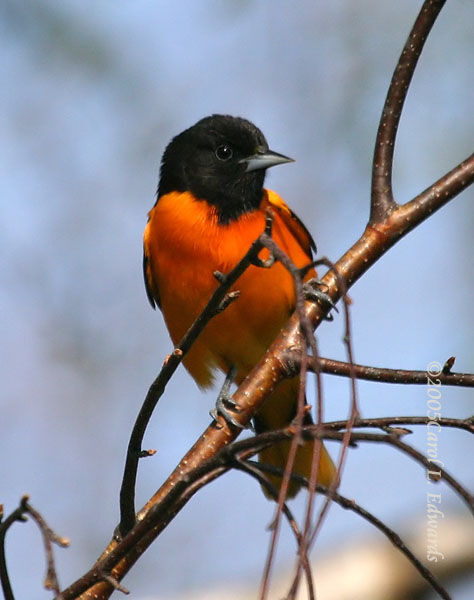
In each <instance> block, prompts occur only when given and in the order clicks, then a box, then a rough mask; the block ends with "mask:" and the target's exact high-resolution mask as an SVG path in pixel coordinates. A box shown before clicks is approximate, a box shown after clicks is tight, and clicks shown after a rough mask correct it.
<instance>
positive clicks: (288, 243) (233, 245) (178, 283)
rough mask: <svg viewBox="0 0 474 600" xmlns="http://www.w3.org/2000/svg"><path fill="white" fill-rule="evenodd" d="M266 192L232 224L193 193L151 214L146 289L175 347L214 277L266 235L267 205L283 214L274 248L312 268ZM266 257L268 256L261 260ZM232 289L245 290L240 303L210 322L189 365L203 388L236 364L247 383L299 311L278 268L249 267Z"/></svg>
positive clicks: (173, 197)
mask: <svg viewBox="0 0 474 600" xmlns="http://www.w3.org/2000/svg"><path fill="white" fill-rule="evenodd" d="M264 194H265V196H264V200H263V202H262V206H261V208H260V209H259V210H257V211H254V212H252V213H248V214H245V215H243V216H242V217H240V218H239V219H238V220H237V221H234V222H232V223H230V224H228V225H222V224H219V223H218V220H217V215H216V213H215V210H214V209H213V208H212V207H210V206H209V205H208V204H207V203H206V202H204V201H196V200H195V199H194V198H193V197H192V196H191V194H189V193H187V192H182V193H178V192H172V193H170V194H166V195H164V196H162V197H161V198H160V199H159V201H158V202H157V204H156V205H155V207H154V208H153V209H152V210H151V211H150V214H149V217H150V218H149V221H148V224H147V226H146V229H145V235H144V247H145V254H146V255H147V258H148V264H149V269H150V271H149V277H148V279H149V281H148V283H149V286H150V287H151V289H152V293H153V294H154V295H155V297H157V298H158V297H159V299H160V304H161V309H162V311H163V315H164V318H165V321H166V325H167V327H168V330H169V332H170V335H171V338H172V340H173V342H174V343H175V344H177V343H178V342H179V340H180V339H181V337H182V336H183V335H184V334H185V332H186V331H187V329H188V328H189V326H190V325H191V323H192V322H193V320H194V319H195V318H196V317H197V316H198V315H199V313H200V312H201V311H202V309H203V307H204V306H205V304H206V303H207V301H208V300H209V298H210V296H211V294H212V293H213V291H214V290H215V289H216V287H217V285H218V283H217V281H216V279H215V278H214V276H213V272H214V271H216V270H218V271H221V272H223V273H227V272H229V271H230V270H231V269H232V268H233V267H234V266H235V264H236V263H237V262H238V261H239V260H240V259H241V258H242V257H243V255H244V254H245V253H246V252H247V250H248V249H249V247H250V245H251V244H252V242H253V241H254V240H255V239H256V238H257V237H258V236H259V235H260V234H261V233H262V231H263V230H264V227H265V210H266V208H267V207H268V206H272V205H273V206H274V207H275V208H279V210H277V211H275V219H274V226H273V238H274V239H275V241H276V243H277V244H278V245H279V246H280V247H281V248H282V249H283V250H284V251H285V252H286V253H287V254H288V255H289V256H290V258H291V259H292V260H293V262H294V263H295V264H296V265H297V266H299V267H302V266H304V265H306V264H308V262H309V260H310V257H309V255H308V252H307V251H306V250H305V249H303V248H302V246H301V244H300V242H299V241H298V240H297V239H296V238H295V237H294V235H293V233H292V232H291V230H290V228H289V227H288V226H287V225H286V223H285V214H286V213H284V211H282V210H281V209H282V207H283V208H284V209H286V205H285V204H284V202H283V200H282V199H281V198H280V197H279V196H277V195H276V194H275V193H274V192H271V191H268V192H267V191H265V192H264ZM288 214H290V213H288ZM293 228H294V223H293ZM265 255H266V251H262V254H261V257H262V258H265ZM309 276H311V275H309ZM233 289H237V290H239V291H240V297H239V299H238V300H237V301H236V302H234V303H232V304H231V305H230V306H229V307H228V308H227V309H226V310H225V311H223V312H222V313H221V314H219V315H217V316H216V317H214V318H213V319H212V320H211V321H210V322H209V323H208V325H207V326H206V328H205V329H204V331H203V332H202V333H201V335H200V337H199V338H198V340H197V342H196V343H195V344H194V346H193V347H192V349H191V350H190V352H189V353H188V355H187V356H186V358H185V360H184V364H185V366H186V368H187V369H188V370H189V372H190V373H191V375H192V376H193V377H194V379H195V380H196V381H197V383H198V384H199V385H201V386H207V385H210V384H211V383H212V378H213V376H212V374H213V371H214V370H215V369H216V368H220V369H222V370H224V371H227V370H228V369H229V368H230V367H231V366H234V367H235V368H236V369H237V377H236V379H237V381H240V380H242V379H243V378H244V377H245V376H246V375H247V373H248V372H249V370H250V369H251V368H252V367H253V366H254V365H255V363H256V362H257V361H258V360H259V358H260V357H261V356H262V354H263V352H264V351H265V349H266V348H267V347H268V346H269V344H270V343H271V342H272V341H273V339H274V338H275V337H276V335H277V334H278V332H279V331H280V329H281V328H282V326H283V325H284V324H285V322H286V320H287V319H288V317H289V315H290V314H291V312H292V310H293V307H294V289H293V281H292V279H291V276H290V275H289V273H288V272H287V271H286V269H285V268H284V267H283V266H282V265H281V264H280V263H275V264H274V265H273V266H272V267H271V268H270V269H263V268H260V267H255V266H251V267H249V269H248V270H247V271H246V272H245V273H244V274H243V275H242V276H241V277H240V279H239V280H238V281H237V282H236V284H235V286H234V288H233Z"/></svg>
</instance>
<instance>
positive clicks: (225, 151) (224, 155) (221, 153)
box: [216, 144, 234, 160]
mask: <svg viewBox="0 0 474 600" xmlns="http://www.w3.org/2000/svg"><path fill="white" fill-rule="evenodd" d="M233 154H234V152H233V150H232V147H231V146H229V144H222V146H218V147H217V148H216V157H217V158H218V159H219V160H230V159H231V158H232V155H233Z"/></svg>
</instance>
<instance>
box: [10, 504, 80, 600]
mask: <svg viewBox="0 0 474 600" xmlns="http://www.w3.org/2000/svg"><path fill="white" fill-rule="evenodd" d="M26 515H30V517H31V518H32V520H33V521H34V522H35V523H36V524H37V526H38V529H39V530H40V533H41V536H42V538H43V544H44V548H45V554H46V576H45V580H44V587H45V588H46V589H47V590H52V591H53V592H54V593H55V594H59V593H60V591H59V583H58V577H57V573H56V567H55V564H54V554H53V547H52V544H53V543H54V544H57V545H58V546H61V547H62V548H67V547H68V546H69V540H68V539H67V538H64V537H61V536H59V535H57V534H56V533H55V532H54V531H53V530H52V529H51V527H49V525H48V524H47V523H46V521H45V519H44V518H43V517H42V515H41V514H40V513H39V512H38V511H37V510H36V509H34V508H33V507H32V506H31V504H30V503H29V497H28V496H27V495H25V496H23V497H22V499H21V501H20V505H19V506H18V508H16V509H15V510H14V511H13V512H12V513H11V514H10V515H9V516H8V517H7V518H6V519H5V520H4V521H2V522H1V523H0V581H1V584H2V590H3V593H4V596H5V600H14V594H13V590H12V587H11V584H10V579H9V576H8V571H7V566H6V561H5V535H6V533H7V531H8V529H9V528H10V527H11V526H12V525H13V523H15V522H16V521H22V522H25V521H27V520H28V519H27V518H26ZM0 516H1V515H0Z"/></svg>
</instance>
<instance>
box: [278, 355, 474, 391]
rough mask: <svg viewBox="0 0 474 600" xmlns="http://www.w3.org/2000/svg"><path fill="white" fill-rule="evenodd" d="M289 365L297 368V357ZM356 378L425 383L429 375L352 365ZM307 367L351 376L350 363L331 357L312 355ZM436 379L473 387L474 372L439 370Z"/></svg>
mask: <svg viewBox="0 0 474 600" xmlns="http://www.w3.org/2000/svg"><path fill="white" fill-rule="evenodd" d="M290 362H291V367H292V368H293V369H295V370H296V369H297V368H298V364H299V357H298V356H296V355H294V356H293V355H292V356H291V357H290ZM352 367H353V370H354V371H353V372H354V376H355V377H356V379H363V380H366V381H377V382H380V383H402V384H416V385H421V384H424V385H426V384H427V378H428V377H430V375H429V374H428V373H427V372H426V371H408V370H405V369H386V368H383V367H369V366H366V365H358V364H355V365H352ZM308 368H309V369H310V370H311V371H316V370H317V369H320V370H321V371H322V372H323V373H328V374H331V375H341V376H342V377H351V364H350V363H346V362H343V361H340V360H334V359H332V358H322V357H320V358H319V359H318V360H317V361H316V360H314V359H313V358H312V357H309V359H308ZM431 379H436V380H437V381H439V382H440V383H441V384H442V385H452V386H459V387H474V374H472V373H451V372H449V373H443V372H441V373H440V374H439V375H437V376H436V377H431Z"/></svg>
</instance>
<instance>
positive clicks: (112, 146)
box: [0, 0, 474, 600]
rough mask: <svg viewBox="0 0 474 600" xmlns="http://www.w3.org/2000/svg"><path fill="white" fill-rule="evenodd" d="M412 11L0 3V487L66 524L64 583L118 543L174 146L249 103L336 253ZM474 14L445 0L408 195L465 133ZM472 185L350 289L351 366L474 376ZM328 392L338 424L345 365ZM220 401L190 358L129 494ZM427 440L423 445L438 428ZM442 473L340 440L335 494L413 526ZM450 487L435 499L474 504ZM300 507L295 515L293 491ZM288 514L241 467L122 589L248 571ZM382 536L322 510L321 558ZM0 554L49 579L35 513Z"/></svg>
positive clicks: (162, 472) (406, 146) (361, 206)
mask: <svg viewBox="0 0 474 600" xmlns="http://www.w3.org/2000/svg"><path fill="white" fill-rule="evenodd" d="M420 4H421V3H419V2H416V3H415V2H413V1H411V0H400V1H399V2H396V3H380V2H377V1H374V0H363V1H359V2H357V3H355V2H351V1H350V0H336V1H332V2H324V3H323V2H314V1H312V0H301V1H300V2H298V3H292V2H284V1H283V0H274V1H273V2H261V1H260V2H258V1H255V0H246V1H240V2H239V1H236V0H234V1H231V0H226V1H221V2H218V1H216V0H203V1H201V2H193V1H190V0H188V1H182V2H176V3H170V2H164V1H159V0H154V1H150V0H148V1H145V0H142V1H139V2H131V1H125V0H120V1H117V0H114V1H112V0H102V1H100V2H97V1H94V2H92V1H91V0H80V1H79V0H62V1H61V2H59V1H58V0H43V1H42V2H41V3H38V2H35V1H34V0H3V1H2V3H1V16H2V18H1V25H0V28H1V37H0V47H1V52H2V56H3V60H2V67H1V71H2V95H1V105H2V120H3V124H2V130H3V135H2V143H1V156H2V160H1V165H2V184H3V185H2V188H3V189H2V201H1V205H0V248H1V254H2V257H3V258H2V265H1V270H0V276H1V284H0V294H1V307H2V310H1V317H0V318H1V350H0V352H1V356H0V378H1V381H2V392H1V424H2V426H1V433H0V436H1V437H0V445H1V446H0V501H1V502H3V503H4V505H5V509H6V512H10V511H11V510H13V508H15V507H16V505H17V503H18V500H19V498H20V496H21V495H22V494H23V493H25V492H27V493H29V494H30V496H31V502H32V504H33V505H34V506H35V507H37V508H38V509H39V510H40V511H41V512H42V513H43V514H44V516H45V517H46V518H47V520H48V521H49V523H50V524H51V525H52V526H53V528H54V529H56V530H57V531H58V532H59V533H60V534H61V535H65V536H67V537H69V538H70V539H71V548H70V549H69V550H61V551H56V556H57V563H58V570H59V575H60V582H61V584H62V585H66V584H68V583H70V582H71V581H72V580H73V579H75V578H76V577H78V576H79V575H80V574H81V573H82V572H83V571H85V570H86V569H87V568H88V567H89V566H90V565H91V563H92V561H93V560H94V559H95V558H96V556H98V554H99V553H100V552H101V551H102V549H103V548H104V546H105V545H106V543H107V542H108V540H109V539H110V536H111V532H112V530H113V528H114V527H115V525H116V523H117V520H118V506H117V505H118V489H119V485H120V480H121V475H122V468H123V461H124V455H125V449H126V445H127V441H128V436H129V432H130V429H131V426H132V424H133V421H134V418H135V415H136V413H137V411H138V409H139V407H140V405H141V402H142V399H143V397H144V395H145V393H146V391H147V388H148V386H149V384H150V383H151V381H152V380H153V378H154V377H155V375H156V373H157V372H158V370H159V368H160V365H161V363H162V361H163V358H164V357H165V355H166V354H167V353H168V352H169V351H170V349H171V344H170V341H169V338H168V335H167V332H166V330H165V327H164V324H163V322H162V318H161V315H160V314H159V313H155V312H153V311H152V310H151V309H150V307H149V305H148V303H147V300H146V296H145V291H144V286H143V282H142V274H141V252H142V249H141V235H142V231H143V228H144V225H145V221H146V213H147V211H148V210H149V209H150V208H151V206H152V205H153V203H154V192H155V188H156V183H157V176H158V166H159V160H160V156H161V153H162V151H163V149H164V147H165V145H166V144H167V142H168V141H169V139H170V138H171V137H172V136H173V135H175V134H176V133H178V132H180V131H181V130H183V129H184V128H186V127H188V126H190V125H192V124H193V123H194V122H195V121H196V120H198V119H199V118H201V117H203V116H205V115H208V114H211V113H213V112H221V113H229V114H235V115H240V116H244V117H246V118H248V119H250V120H252V121H254V122H255V123H256V124H257V125H258V126H259V127H260V128H261V129H262V130H263V132H264V133H265V135H266V137H267V139H268V141H269V143H270V146H271V147H272V148H273V149H275V150H277V151H279V152H282V153H284V154H287V155H289V156H292V157H294V158H295V159H296V162H295V163H294V164H291V165H288V166H284V167H281V168H279V169H275V170H272V171H271V172H270V173H269V175H268V178H267V187H270V188H273V189H275V190H277V191H278V192H279V193H280V194H281V195H282V196H283V197H284V198H285V199H286V200H287V201H288V203H289V204H290V205H291V207H292V208H293V209H294V210H295V212H296V213H297V214H298V215H299V216H300V217H301V218H302V219H303V221H304V222H305V223H306V225H307V226H308V228H309V229H310V231H311V232H312V233H313V235H314V237H315V238H316V241H317V244H318V249H319V253H320V254H321V255H326V256H328V257H330V258H331V259H332V260H336V259H337V258H338V257H339V256H340V255H341V253H343V252H344V251H345V250H346V249H347V248H348V247H349V246H350V245H351V244H352V243H353V242H354V241H355V240H356V239H357V237H358V236H359V235H360V233H361V232H362V231H363V228H364V226H365V223H366V220H367V216H368V203H369V186H370V168H371V153H372V149H373V144H374V138H375V132H376V127H377V123H378V119H379V115H380V110H381V106H382V103H383V100H384V97H385V93H386V89H387V86H388V83H389V79H390V76H391V73H392V70H393V67H394V65H395V62H396V59H397V58H398V55H399V52H400V50H401V47H402V45H403V43H404V40H405V38H406V35H407V33H408V31H409V28H410V27H411V25H412V23H413V20H414V18H415V16H416V11H417V9H418V5H420ZM473 23H474V4H473V3H472V2H469V1H467V0H453V1H452V2H448V3H447V6H446V7H445V9H444V10H443V12H442V14H441V16H440V18H439V20H438V22H437V23H436V25H435V27H434V29H433V32H432V34H431V37H430V38H429V40H428V43H427V45H426V50H425V51H424V53H423V55H422V57H421V60H420V64H419V68H418V70H417V72H416V74H415V78H414V81H413V85H412V87H411V89H410V93H409V96H408V99H407V102H406V108H405V111H404V114H403V118H402V121H401V126H400V132H399V137H398V141H397V146H396V151H395V172H394V188H395V193H396V197H397V199H398V201H400V202H405V201H406V200H408V199H410V198H411V197H413V196H414V195H416V194H417V193H418V192H419V191H421V190H422V189H424V188H425V187H426V186H428V185H429V184H431V183H432V182H433V181H434V180H435V179H437V178H438V177H440V176H441V175H443V174H444V173H445V172H446V171H448V170H449V169H450V168H451V167H453V166H454V165H455V164H457V163H458V162H460V161H461V160H463V159H464V158H465V157H466V156H467V155H468V154H470V152H472V140H473V138H474V120H473V119H472V110H473V100H474V81H473V71H472V40H473ZM473 199H474V193H473V191H472V189H471V190H468V191H466V192H465V193H463V194H462V195H461V196H459V197H458V198H456V199H455V200H453V201H452V202H451V203H450V204H449V205H448V206H446V207H445V208H443V209H442V210H440V211H439V212H438V213H437V214H435V215H434V216H433V217H432V218H430V219H429V221H427V222H426V223H424V224H423V225H422V226H421V227H419V228H418V229H417V230H416V231H414V232H413V233H411V234H410V235H409V236H408V237H407V238H406V239H404V240H402V241H401V242H400V243H399V244H398V245H397V246H396V247H395V248H394V249H393V250H391V251H390V252H389V253H388V254H387V255H386V256H385V257H383V258H382V259H381V260H380V261H379V263H378V264H377V265H375V267H373V268H372V269H371V270H370V271H369V272H368V273H367V274H366V276H365V277H364V278H363V279H362V280H361V281H360V282H359V283H357V284H356V286H354V288H353V289H352V290H351V297H352V299H353V302H354V304H353V307H352V319H353V336H354V348H355V358H356V360H357V361H358V362H360V363H365V364H373V365H378V366H386V367H399V368H413V369H424V368H425V366H426V365H427V364H428V363H429V362H430V361H433V360H437V361H440V362H441V363H443V362H444V361H445V360H446V359H447V358H448V357H449V356H451V355H455V356H456V357H457V360H456V364H455V368H454V370H458V371H472V370H473V367H472V365H473V358H474V357H473V351H472V331H473V318H472V292H473V278H472V270H473V264H472V231H473V225H474V223H473V216H474V211H473ZM342 334H343V329H342V318H341V316H340V315H339V316H337V317H336V320H335V322H334V323H326V324H324V325H323V327H321V328H320V330H319V334H318V335H319V341H320V349H321V353H322V355H324V356H330V357H335V358H341V359H344V357H345V353H344V347H343V344H342V340H341V337H342ZM358 390H359V397H360V406H361V412H362V415H363V416H367V417H368V416H386V415H423V414H425V413H426V400H427V396H426V389H425V387H424V386H420V387H408V388H405V387H402V386H384V385H378V384H374V383H360V384H359V385H358ZM324 393H325V415H326V418H327V419H340V418H344V417H345V415H346V414H347V411H348V405H349V384H348V382H347V381H345V380H339V379H336V378H334V377H329V376H326V377H325V378H324ZM309 394H310V395H311V390H310V391H309ZM442 394H443V395H442V414H443V416H466V415H468V414H469V413H470V411H472V391H469V390H461V389H454V388H447V387H446V388H443V389H442ZM214 399H215V394H213V393H210V394H207V395H203V394H202V393H201V392H200V391H199V390H198V389H197V387H196V386H195V384H194V383H193V381H192V380H191V378H190V376H189V375H188V374H187V373H186V372H185V371H184V369H180V371H179V372H178V373H177V375H176V377H175V378H174V379H173V381H172V382H171V383H170V385H169V387H168V390H167V393H166V395H165V397H163V398H162V400H161V401H160V403H159V405H158V408H157V410H156V412H155V415H154V417H153V420H152V422H151V424H150V427H149V429H148V432H147V436H146V440H145V447H147V448H148V447H150V448H156V449H157V450H158V452H157V454H156V455H155V457H154V458H152V459H149V460H146V461H143V462H142V463H141V465H140V467H141V468H140V472H139V479H138V498H137V503H138V504H139V505H141V504H143V503H144V502H145V501H146V499H147V498H148V497H149V496H150V495H151V494H152V493H153V492H154V491H155V489H156V488H157V487H158V486H159V485H160V483H161V482H162V480H163V479H164V478H165V477H166V476H167V475H168V474H169V472H170V471H171V470H172V468H173V467H174V466H175V465H176V463H177V462H178V460H179V459H180V457H181V456H182V455H183V454H184V453H185V451H186V450H187V449H188V448H189V446H190V445H191V444H192V442H193V441H194V440H195V439H196V438H197V437H198V436H199V434H200V433H201V431H202V430H203V429H204V428H205V426H206V425H207V424H208V423H209V416H208V410H209V409H210V408H211V406H212V405H213V403H214ZM411 442H413V443H415V444H416V446H417V447H418V448H419V449H420V450H426V433H425V431H424V430H423V428H420V431H419V432H418V433H416V434H415V435H413V436H411ZM468 443H469V441H468V434H466V433H462V432H454V431H448V430H447V429H443V430H442V432H441V433H440V439H439V453H440V457H441V459H442V460H443V461H444V463H445V466H446V468H447V469H448V470H449V471H451V472H452V473H453V474H455V475H456V476H457V477H458V478H459V480H460V481H461V482H462V483H464V484H465V485H469V484H470V483H471V484H472V461H469V460H467V458H466V457H467V456H468V452H469V451H471V453H472V445H471V446H468ZM337 449H338V446H337V445H330V450H332V451H333V453H336V452H337ZM471 455H472V454H471ZM427 490H428V487H427V483H426V480H425V474H424V472H423V470H422V469H421V468H420V467H419V466H417V465H416V464H415V463H413V462H412V461H410V460H408V459H406V458H404V457H403V456H401V455H399V454H398V453H396V452H395V451H394V450H390V449H388V448H383V447H381V446H374V445H361V446H360V447H359V448H358V449H357V450H351V451H350V454H349V458H348V461H347V464H346V468H345V473H344V479H343V483H342V487H341V493H343V494H345V495H346V496H349V497H352V498H355V499H356V500H357V501H358V502H359V503H360V504H361V505H362V506H364V507H366V508H367V509H369V510H372V511H373V512H375V513H376V515H377V516H378V517H380V518H382V519H384V520H386V521H387V523H388V524H390V525H391V526H393V527H395V528H397V527H401V526H402V525H403V523H405V522H406V521H407V519H408V518H410V519H413V518H415V519H419V520H420V521H421V522H422V521H423V519H424V518H425V517H424V512H425V509H426V492H427ZM439 490H440V493H441V494H442V501H443V510H445V511H446V512H447V513H449V512H450V511H460V512H461V513H464V512H465V508H464V506H463V505H462V503H461V502H460V501H459V500H458V499H457V498H456V497H454V495H453V494H452V492H451V491H450V490H449V489H448V488H447V487H445V486H443V485H441V486H439ZM429 491H431V489H430V490H429ZM293 506H294V509H295V511H296V512H297V513H299V512H301V511H302V510H303V509H304V499H303V497H301V498H298V499H297V500H296V501H295V502H294V503H293ZM272 514H273V506H272V504H271V503H269V502H268V501H267V500H265V498H264V497H263V495H262V493H261V491H260V489H259V488H258V486H256V484H255V483H254V482H253V481H252V480H250V478H248V477H245V476H244V475H242V474H239V473H230V474H227V475H226V476H224V477H222V478H221V479H219V480H218V481H216V482H214V483H213V484H212V485H210V486H208V487H207V488H205V489H203V490H202V491H201V492H199V494H198V495H197V496H195V497H194V498H193V499H192V500H191V501H190V502H189V504H188V505H187V506H186V507H185V509H184V510H183V511H182V512H181V513H180V514H179V515H178V516H177V518H176V519H175V520H174V521H173V523H172V524H171V525H170V526H169V527H168V528H167V530H166V531H165V532H164V533H163V534H162V535H161V537H160V538H159V539H158V540H157V541H156V542H155V543H154V545H153V546H152V547H151V548H150V549H149V550H148V552H147V553H146V554H145V556H144V557H143V558H142V559H141V560H140V561H139V563H138V564H137V565H136V566H135V568H134V569H133V570H132V572H131V573H130V574H129V575H128V576H127V578H126V579H125V581H124V584H125V585H126V587H128V588H129V589H131V590H132V591H133V594H134V597H136V598H144V597H145V596H148V597H154V598H173V597H175V596H177V595H178V594H181V593H184V594H186V593H187V592H188V591H189V590H191V589H193V590H197V589H200V588H205V587H207V586H208V585H211V586H212V585H213V584H214V583H216V584H222V583H223V582H224V583H227V584H228V585H229V586H231V585H233V582H235V583H238V582H242V581H245V582H248V583H249V585H251V586H252V585H253V586H254V587H255V589H257V586H258V582H259V579H260V575H261V571H262V567H263V562H264V557H265V554H266V551H267V546H268V542H269V535H270V534H269V532H268V531H267V529H266V526H267V525H268V523H269V522H270V520H271V518H272ZM369 533H371V529H370V527H369V526H367V525H366V524H365V523H363V522H362V521H361V520H360V519H359V518H357V517H356V516H353V515H352V514H347V513H346V512H344V511H341V510H340V509H338V508H337V507H332V509H331V511H330V513H329V516H328V518H327V520H326V523H325V526H324V528H323V530H322V532H321V535H320V537H319V538H318V542H317V545H316V549H315V551H314V554H315V555H316V556H318V555H324V553H325V552H327V551H329V550H331V549H337V548H340V547H341V546H342V545H344V544H346V543H348V541H349V540H351V539H353V538H354V537H357V536H364V535H368V534H369ZM440 546H442V540H440ZM294 549H295V546H294V541H293V539H292V535H291V533H289V532H288V531H287V530H286V527H285V528H284V531H283V532H282V536H281V540H280V544H279V552H278V557H277V570H281V569H283V568H284V567H286V566H288V565H290V566H291V565H292V564H293V563H292V561H293V557H294ZM7 550H8V559H9V567H10V572H11V577H12V580H13V583H14V585H15V589H16V590H17V591H18V598H29V599H30V598H38V599H41V598H48V597H50V594H48V593H46V592H44V591H42V589H41V580H42V577H43V573H44V557H43V552H42V547H41V541H40V537H39V535H38V533H37V532H36V531H35V529H34V527H33V526H31V525H27V526H25V525H17V526H16V527H15V528H14V529H13V530H12V531H11V532H10V533H9V535H8V538H7ZM26 550H27V552H26ZM460 593H462V592H460ZM458 597H461V596H458ZM466 598H467V596H466ZM322 600H324V599H322Z"/></svg>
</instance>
